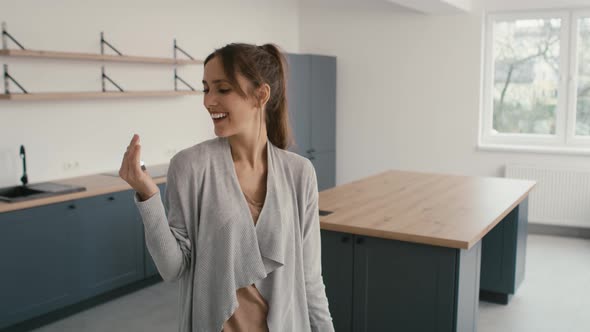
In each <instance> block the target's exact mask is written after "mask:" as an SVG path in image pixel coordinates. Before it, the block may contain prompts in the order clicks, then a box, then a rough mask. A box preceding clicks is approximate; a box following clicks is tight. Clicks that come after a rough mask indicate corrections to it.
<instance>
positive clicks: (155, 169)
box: [0, 163, 169, 213]
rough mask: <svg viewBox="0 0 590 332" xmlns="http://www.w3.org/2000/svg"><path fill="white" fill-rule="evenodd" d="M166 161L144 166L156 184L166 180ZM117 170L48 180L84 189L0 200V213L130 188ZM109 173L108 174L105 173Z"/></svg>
mask: <svg viewBox="0 0 590 332" xmlns="http://www.w3.org/2000/svg"><path fill="white" fill-rule="evenodd" d="M168 165H169V164H168V163H166V164H158V165H153V166H149V165H148V166H146V167H147V168H148V171H149V172H150V174H151V175H152V177H153V179H154V182H155V183H156V184H160V183H165V182H166V173H167V171H168ZM118 172H119V171H118V170H117V171H113V172H106V173H101V174H94V175H86V176H79V177H74V178H67V179H58V180H51V181H50V182H54V183H61V184H68V185H75V186H83V187H86V190H85V191H80V192H75V193H70V194H63V195H56V196H51V197H43V198H39V199H32V200H28V201H20V202H14V203H9V202H0V213H3V212H9V211H15V210H21V209H28V208H32V207H37V206H42V205H47V204H54V203H59V202H64V201H69V200H74V199H80V198H85V197H92V196H98V195H102V194H108V193H113V192H118V191H125V190H130V189H131V186H129V184H128V183H127V182H125V181H124V180H123V179H121V178H120V177H119V175H118ZM107 174H109V175H107Z"/></svg>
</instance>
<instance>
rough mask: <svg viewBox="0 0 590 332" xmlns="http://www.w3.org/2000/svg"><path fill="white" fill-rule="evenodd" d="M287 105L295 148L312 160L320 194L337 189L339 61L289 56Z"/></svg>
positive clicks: (319, 56) (317, 57) (328, 57)
mask: <svg viewBox="0 0 590 332" xmlns="http://www.w3.org/2000/svg"><path fill="white" fill-rule="evenodd" d="M287 61H288V63H289V72H288V84H287V88H288V91H287V101H288V105H289V118H290V120H291V128H292V129H293V133H294V136H295V146H293V147H291V148H290V149H289V150H290V151H292V152H295V153H297V154H299V155H301V156H304V157H306V158H308V159H309V160H311V162H312V164H313V166H314V167H315V169H316V174H317V177H318V189H319V190H320V191H322V190H324V189H328V188H331V187H334V186H335V185H336V58H335V57H332V56H324V55H313V54H287Z"/></svg>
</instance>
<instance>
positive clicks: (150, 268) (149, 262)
mask: <svg viewBox="0 0 590 332" xmlns="http://www.w3.org/2000/svg"><path fill="white" fill-rule="evenodd" d="M158 188H160V197H161V198H162V200H163V199H164V197H165V195H166V183H161V184H159V185H158ZM164 210H165V211H166V215H168V209H167V208H166V205H164ZM138 217H139V218H141V216H140V215H138ZM140 221H141V220H140ZM141 229H142V232H143V231H144V227H143V222H142V223H141ZM142 236H143V239H142V241H143V248H144V260H145V277H146V278H147V277H151V276H154V275H156V274H159V272H158V268H157V267H156V264H155V263H154V259H153V258H152V255H151V254H150V252H149V250H148V248H147V246H146V245H145V232H144V233H142Z"/></svg>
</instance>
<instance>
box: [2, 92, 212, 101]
mask: <svg viewBox="0 0 590 332" xmlns="http://www.w3.org/2000/svg"><path fill="white" fill-rule="evenodd" d="M202 93H203V92H201V91H189V90H187V91H128V92H118V91H114V92H100V91H98V92H93V91H90V92H44V93H11V94H0V100H66V99H86V98H125V97H167V96H169V97H174V96H192V95H198V94H202Z"/></svg>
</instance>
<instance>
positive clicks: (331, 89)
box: [311, 55, 336, 152]
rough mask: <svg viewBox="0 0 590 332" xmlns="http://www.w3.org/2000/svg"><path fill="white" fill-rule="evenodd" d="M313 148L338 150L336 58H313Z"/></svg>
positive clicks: (315, 149) (318, 150)
mask: <svg viewBox="0 0 590 332" xmlns="http://www.w3.org/2000/svg"><path fill="white" fill-rule="evenodd" d="M311 148H312V149H313V150H314V152H323V151H335V150H336V58H335V57H333V56H324V55H312V56H311Z"/></svg>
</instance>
